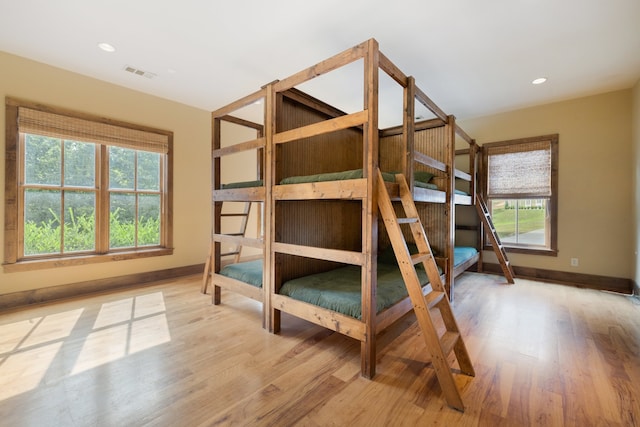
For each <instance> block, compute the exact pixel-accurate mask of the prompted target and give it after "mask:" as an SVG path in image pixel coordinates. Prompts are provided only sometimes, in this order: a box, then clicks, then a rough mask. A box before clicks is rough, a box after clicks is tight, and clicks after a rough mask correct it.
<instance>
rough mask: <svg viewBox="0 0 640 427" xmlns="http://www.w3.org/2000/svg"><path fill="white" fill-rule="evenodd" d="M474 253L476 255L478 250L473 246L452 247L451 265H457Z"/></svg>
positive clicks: (471, 256)
mask: <svg viewBox="0 0 640 427" xmlns="http://www.w3.org/2000/svg"><path fill="white" fill-rule="evenodd" d="M476 255H478V250H477V249H476V248H474V247H471V246H456V247H454V248H453V265H454V266H456V267H457V266H459V265H460V264H462V263H464V262H465V261H467V260H469V259H471V258H473V257H474V256H476Z"/></svg>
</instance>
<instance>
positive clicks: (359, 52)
mask: <svg viewBox="0 0 640 427" xmlns="http://www.w3.org/2000/svg"><path fill="white" fill-rule="evenodd" d="M366 48H367V42H363V43H360V44H359V45H357V46H354V47H352V48H350V49H347V50H345V51H343V52H340V53H339V54H337V55H334V56H332V57H331V58H328V59H325V60H324V61H322V62H319V63H317V64H316V65H314V66H312V67H309V68H306V69H304V70H302V71H300V72H298V73H296V74H294V75H292V76H290V77H288V78H286V79H283V80H280V81H279V82H276V83H274V89H275V91H276V92H282V91H285V90H287V89H290V88H292V87H295V86H298V85H299V84H301V83H304V82H306V81H308V80H311V79H313V78H315V77H318V76H321V75H322V74H325V73H328V72H329V71H332V70H335V69H337V68H340V67H342V66H345V65H347V64H350V63H352V62H354V61H357V60H358V59H361V58H362V57H363V56H364V54H365V53H366Z"/></svg>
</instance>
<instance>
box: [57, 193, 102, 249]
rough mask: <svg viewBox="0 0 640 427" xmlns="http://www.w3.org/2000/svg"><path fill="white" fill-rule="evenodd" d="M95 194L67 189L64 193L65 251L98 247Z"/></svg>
mask: <svg viewBox="0 0 640 427" xmlns="http://www.w3.org/2000/svg"><path fill="white" fill-rule="evenodd" d="M95 199H96V198H95V194H94V193H88V192H80V191H67V192H65V194H64V208H65V215H64V251H65V252H77V251H90V250H93V249H95V247H96V228H95V226H96V221H95V214H96V207H95V206H96V201H95Z"/></svg>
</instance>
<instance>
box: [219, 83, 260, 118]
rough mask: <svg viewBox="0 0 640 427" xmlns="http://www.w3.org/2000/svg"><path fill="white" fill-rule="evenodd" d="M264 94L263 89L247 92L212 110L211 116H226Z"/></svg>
mask: <svg viewBox="0 0 640 427" xmlns="http://www.w3.org/2000/svg"><path fill="white" fill-rule="evenodd" d="M265 96H266V92H265V89H260V90H258V91H256V92H253V93H252V94H249V95H247V96H245V97H243V98H240V99H238V100H237V101H235V102H232V103H231V104H227V105H226V106H224V107H222V108H219V109H217V110H215V111H214V112H212V113H211V118H212V119H217V118H221V117H224V116H227V115H229V114H231V113H233V112H234V111H237V110H239V109H241V108H242V107H246V106H247V105H251V104H253V103H254V102H256V101H258V100H260V99H262V98H264V97H265Z"/></svg>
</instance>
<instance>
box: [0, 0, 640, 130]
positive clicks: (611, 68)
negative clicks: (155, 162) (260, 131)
mask: <svg viewBox="0 0 640 427" xmlns="http://www.w3.org/2000/svg"><path fill="white" fill-rule="evenodd" d="M371 37H373V38H375V39H377V40H378V42H379V43H380V49H381V51H382V52H383V53H384V54H385V55H386V56H387V57H389V58H390V59H391V60H392V61H393V62H394V63H395V64H396V65H397V66H399V67H400V69H402V70H403V71H404V72H405V73H406V74H408V75H412V76H414V77H415V78H416V81H417V83H418V85H419V86H420V87H421V88H422V89H423V90H424V91H425V92H426V93H427V95H429V96H430V97H431V99H433V100H434V101H435V102H436V103H437V104H438V105H439V106H440V107H441V108H442V109H443V110H444V111H445V112H446V113H448V114H454V115H456V116H457V117H458V118H462V119H464V118H470V117H476V116H482V115H486V114H491V113H496V112H500V111H507V110H512V109H516V108H522V107H527V106H532V105H537V104H543V103H547V102H551V101H558V100H563V99H569V98H576V97H581V96H585V95H591V94H596V93H602V92H608V91H612V90H618V89H625V88H630V87H632V86H633V85H634V84H635V83H636V82H637V81H638V80H639V79H640V1H639V0H483V1H482V0H440V1H435V0H395V1H392V0H387V1H380V0H368V1H367V0H323V1H316V2H307V1H300V0H271V1H266V0H235V1H233V0H232V1H216V0H181V1H177V0H109V1H99V0H0V50H2V51H5V52H9V53H12V54H15V55H19V56H23V57H26V58H30V59H33V60H36V61H39V62H43V63H46V64H50V65H53V66H56V67H60V68H63V69H66V70H70V71H73V72H76V73H80V74H84V75H87V76H91V77H95V78H97V79H100V80H104V81H108V82H111V83H115V84H117V85H121V86H125V87H128V88H131V89H135V90H138V91H141V92H145V93H149V94H153V95H156V96H159V97H162V98H167V99H171V100H174V101H178V102H181V103H184V104H188V105H191V106H194V107H198V108H201V109H204V110H215V109H216V108H219V107H221V106H223V105H224V104H226V103H228V102H231V101H233V100H235V99H237V98H240V97H242V96H244V95H247V94H249V93H252V92H254V91H256V90H257V89H259V88H260V86H262V85H264V84H266V83H268V82H270V81H273V80H275V79H279V78H284V77H287V76H289V75H291V74H293V73H295V72H297V71H300V70H302V69H304V68H306V67H308V66H310V65H313V64H315V63H316V62H319V61H321V60H323V59H326V58H327V57H329V56H331V55H334V54H336V53H338V52H341V51H343V50H345V49H347V48H349V47H351V46H354V45H356V44H358V43H360V42H362V41H364V40H366V39H368V38H371ZM99 42H108V43H110V44H112V45H114V46H115V47H116V48H117V50H116V52H114V53H106V52H103V51H101V50H99V49H98V48H97V44H98V43H99ZM126 65H129V66H132V67H134V68H138V69H141V70H144V71H147V72H150V73H154V74H155V75H156V77H155V78H153V79H148V78H145V77H140V76H136V75H134V74H131V73H127V72H125V71H124V70H123V69H124V67H125V66H126ZM0 73H1V70H0ZM540 76H545V77H548V79H549V80H548V82H547V83H545V84H543V85H539V86H534V85H532V84H531V80H533V79H534V78H536V77H540Z"/></svg>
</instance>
